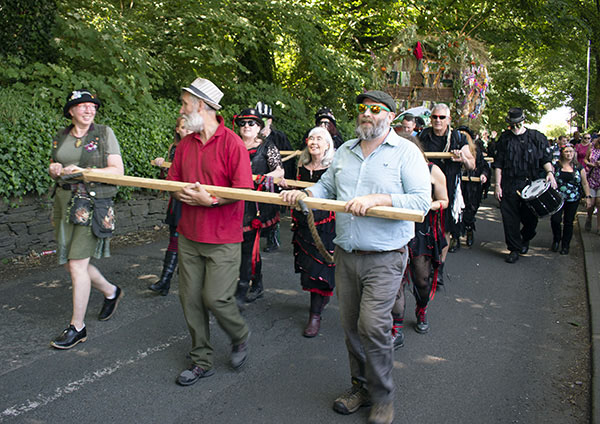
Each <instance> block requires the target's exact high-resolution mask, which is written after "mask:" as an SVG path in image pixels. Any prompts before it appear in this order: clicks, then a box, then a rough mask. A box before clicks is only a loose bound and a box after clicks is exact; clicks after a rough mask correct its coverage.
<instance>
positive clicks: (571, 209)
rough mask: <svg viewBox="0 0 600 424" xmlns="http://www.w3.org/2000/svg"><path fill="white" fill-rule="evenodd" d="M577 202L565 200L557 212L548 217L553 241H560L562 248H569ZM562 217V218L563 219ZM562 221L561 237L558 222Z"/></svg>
mask: <svg viewBox="0 0 600 424" xmlns="http://www.w3.org/2000/svg"><path fill="white" fill-rule="evenodd" d="M578 206H579V202H565V203H564V204H563V207H562V208H560V210H559V211H558V212H556V213H555V214H554V215H552V216H551V217H550V226H551V227H552V238H553V241H554V242H555V243H556V242H560V241H562V247H563V248H567V249H568V248H569V244H570V243H571V238H572V237H573V221H574V220H575V214H576V213H577V207H578ZM563 217H564V219H563ZM561 221H562V223H563V228H562V237H561V234H560V222H561Z"/></svg>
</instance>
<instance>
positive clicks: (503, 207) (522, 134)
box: [493, 107, 556, 264]
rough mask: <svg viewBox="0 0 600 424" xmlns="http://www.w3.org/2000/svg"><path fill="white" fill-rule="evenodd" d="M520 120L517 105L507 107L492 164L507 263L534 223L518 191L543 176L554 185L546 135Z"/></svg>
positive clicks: (526, 246) (523, 247) (522, 245)
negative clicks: (503, 126)
mask: <svg viewBox="0 0 600 424" xmlns="http://www.w3.org/2000/svg"><path fill="white" fill-rule="evenodd" d="M523 121H525V115H524V113H523V110H522V109H521V108H518V107H513V108H510V109H509V110H508V115H507V117H506V122H507V123H508V124H509V129H508V130H506V131H504V132H503V133H502V134H501V135H500V138H499V140H498V144H497V154H496V160H495V161H494V164H493V167H494V168H495V175H496V190H495V194H496V198H497V199H498V201H499V202H500V212H501V213H502V224H503V225H504V237H505V239H506V245H507V247H508V250H509V251H510V253H509V254H508V257H507V258H506V262H508V263H510V264H512V263H515V262H516V261H517V260H518V259H519V253H521V254H525V253H527V251H528V250H529V241H530V240H531V239H533V237H534V236H535V229H536V227H537V223H538V218H537V217H536V216H535V215H534V214H533V212H532V211H531V210H530V209H529V207H528V206H527V205H526V204H525V202H524V201H523V199H521V197H520V196H519V193H520V192H521V191H522V190H523V189H524V188H525V187H526V186H527V185H529V184H531V182H532V181H534V180H536V179H539V178H545V179H546V181H549V182H550V184H551V185H552V187H553V188H556V181H555V180H554V175H553V168H552V162H551V161H552V154H551V152H550V146H549V144H548V139H547V138H546V136H545V135H544V134H542V133H541V132H539V131H536V130H532V129H529V128H525V127H524V126H523ZM521 224H522V228H521Z"/></svg>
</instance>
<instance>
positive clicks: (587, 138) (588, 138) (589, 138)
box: [583, 137, 592, 140]
mask: <svg viewBox="0 0 600 424" xmlns="http://www.w3.org/2000/svg"><path fill="white" fill-rule="evenodd" d="M583 139H584V140H591V139H592V137H583Z"/></svg>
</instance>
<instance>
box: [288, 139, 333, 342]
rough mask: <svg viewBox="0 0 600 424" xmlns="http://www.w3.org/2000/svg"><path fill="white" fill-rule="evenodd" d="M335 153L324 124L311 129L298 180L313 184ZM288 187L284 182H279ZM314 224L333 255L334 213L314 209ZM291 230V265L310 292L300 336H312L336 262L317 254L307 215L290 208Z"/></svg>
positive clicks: (329, 293) (329, 291)
mask: <svg viewBox="0 0 600 424" xmlns="http://www.w3.org/2000/svg"><path fill="white" fill-rule="evenodd" d="M334 153H335V150H334V144H333V139H332V138H331V134H330V133H329V131H327V129H326V128H325V127H316V128H313V129H312V130H310V132H309V133H308V137H307V139H306V148H305V149H304V150H303V151H302V153H301V155H300V158H299V160H298V172H297V179H298V180H300V181H308V182H311V183H316V182H317V181H319V178H321V176H322V175H323V174H324V173H325V171H327V168H328V167H329V165H330V164H331V161H332V160H333V155H334ZM280 185H281V186H283V187H284V188H286V187H287V185H286V184H285V182H284V183H283V184H280ZM313 214H314V218H315V226H316V228H317V231H318V233H319V236H320V237H321V240H322V241H323V244H324V245H325V249H327V251H328V252H329V253H331V254H333V247H334V245H333V239H334V238H335V212H330V211H321V210H314V211H313ZM292 231H293V232H294V237H293V240H292V243H293V245H294V268H295V271H296V273H299V274H300V284H301V285H302V290H304V291H307V292H310V314H309V319H308V323H307V325H306V327H305V328H304V332H303V333H302V335H303V336H304V337H315V336H316V335H317V334H319V329H320V328H321V313H322V312H323V309H324V308H325V306H326V305H327V303H329V298H330V297H331V296H332V295H333V289H334V288H335V279H334V272H335V265H334V264H333V263H328V262H327V261H326V260H325V258H323V256H322V255H321V254H320V253H319V251H318V249H317V246H316V244H315V242H314V240H313V237H312V235H311V233H310V229H309V226H308V221H307V218H306V217H305V216H304V215H303V214H302V213H301V212H298V211H296V210H292Z"/></svg>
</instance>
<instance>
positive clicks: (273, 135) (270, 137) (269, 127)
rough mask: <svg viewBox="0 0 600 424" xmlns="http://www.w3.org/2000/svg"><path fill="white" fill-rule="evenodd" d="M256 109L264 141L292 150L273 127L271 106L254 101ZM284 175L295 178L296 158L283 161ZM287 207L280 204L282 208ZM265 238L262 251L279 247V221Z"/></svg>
mask: <svg viewBox="0 0 600 424" xmlns="http://www.w3.org/2000/svg"><path fill="white" fill-rule="evenodd" d="M256 109H257V110H258V112H259V113H260V114H261V115H262V117H263V121H264V124H265V126H264V127H263V129H262V130H261V131H260V133H261V134H262V135H263V136H264V137H266V138H265V141H272V142H273V144H275V146H276V147H277V149H278V150H279V151H282V150H293V147H292V143H290V141H289V140H288V138H287V136H286V135H285V133H284V132H283V131H279V130H276V129H275V127H273V109H272V108H271V106H269V105H268V104H266V103H264V102H258V103H256ZM283 171H284V177H285V178H287V179H291V180H295V179H296V159H295V158H292V159H290V160H286V161H285V162H283ZM284 209H287V208H286V207H283V206H282V210H284ZM265 237H266V239H267V245H266V247H265V248H264V249H263V251H264V252H266V253H269V252H272V251H273V250H277V249H279V245H280V244H281V243H280V238H279V222H277V224H275V225H272V226H271V227H269V228H268V230H267V231H266V235H265Z"/></svg>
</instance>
